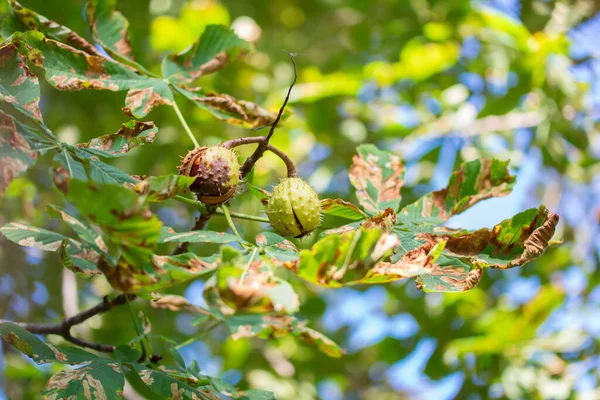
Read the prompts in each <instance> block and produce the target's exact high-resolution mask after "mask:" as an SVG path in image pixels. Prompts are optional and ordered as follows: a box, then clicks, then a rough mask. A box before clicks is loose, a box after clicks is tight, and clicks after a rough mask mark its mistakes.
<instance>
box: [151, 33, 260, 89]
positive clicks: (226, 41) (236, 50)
mask: <svg viewBox="0 0 600 400" xmlns="http://www.w3.org/2000/svg"><path fill="white" fill-rule="evenodd" d="M248 48H249V46H248V43H247V42H246V41H245V40H243V39H240V38H239V37H237V35H236V34H235V33H234V32H233V31H232V30H230V29H229V28H227V27H226V26H224V25H208V26H207V27H206V29H205V30H204V32H203V33H202V35H201V36H200V38H199V39H198V40H197V41H196V42H195V43H194V44H192V46H191V47H190V48H189V49H186V50H184V51H183V52H181V53H179V54H174V55H171V56H168V57H165V58H164V59H163V64H162V73H163V76H164V77H165V78H167V79H168V80H169V81H170V82H171V83H174V84H188V83H191V82H193V81H194V80H196V79H198V78H199V77H201V76H204V75H206V74H210V73H213V72H215V71H218V70H220V69H221V68H223V67H225V66H226V65H228V64H229V62H230V60H234V59H235V58H236V57H237V56H238V55H239V54H240V53H242V52H244V51H247V50H248Z"/></svg>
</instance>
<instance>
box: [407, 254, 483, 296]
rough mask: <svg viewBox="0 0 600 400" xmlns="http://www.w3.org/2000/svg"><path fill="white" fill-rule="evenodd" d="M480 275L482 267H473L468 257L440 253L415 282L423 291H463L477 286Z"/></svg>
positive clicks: (481, 274)
mask: <svg viewBox="0 0 600 400" xmlns="http://www.w3.org/2000/svg"><path fill="white" fill-rule="evenodd" d="M482 276H483V269H481V268H479V267H473V264H472V262H471V260H469V259H468V258H463V257H452V256H446V255H440V256H439V257H438V258H437V259H436V262H435V264H433V265H431V266H428V268H427V270H425V271H424V272H422V273H421V274H419V275H417V276H416V278H415V283H416V284H417V287H418V288H419V289H421V290H423V291H425V292H464V291H467V290H470V289H473V288H474V287H475V286H477V284H478V283H479V281H480V280H481V278H482Z"/></svg>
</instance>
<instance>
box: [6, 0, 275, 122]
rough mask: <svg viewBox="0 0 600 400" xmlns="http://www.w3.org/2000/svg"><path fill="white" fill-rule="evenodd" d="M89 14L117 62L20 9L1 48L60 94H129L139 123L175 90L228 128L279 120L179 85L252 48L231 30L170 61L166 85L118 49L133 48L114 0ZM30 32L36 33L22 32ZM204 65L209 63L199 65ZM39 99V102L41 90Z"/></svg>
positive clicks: (129, 108)
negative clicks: (39, 72)
mask: <svg viewBox="0 0 600 400" xmlns="http://www.w3.org/2000/svg"><path fill="white" fill-rule="evenodd" d="M15 4H16V3H15ZM18 10H20V11H18ZM24 10H26V11H24ZM89 10H91V13H90V18H91V19H90V26H91V28H92V32H93V34H94V36H95V38H96V40H98V41H99V43H101V44H102V45H103V46H104V47H105V48H106V49H107V51H108V52H109V53H110V54H111V55H112V56H113V57H114V58H115V60H116V61H115V60H111V59H108V58H106V57H104V56H103V55H102V54H100V53H99V52H98V51H97V50H96V49H95V48H94V47H93V46H92V45H91V44H90V43H88V42H86V41H85V40H84V39H82V38H81V37H79V36H77V35H76V34H75V33H74V32H72V31H70V30H69V29H68V28H65V27H62V26H60V25H58V24H56V23H54V22H52V21H48V20H47V19H46V18H45V17H43V16H41V15H37V14H35V13H34V12H33V11H31V10H27V9H24V8H22V7H20V6H15V7H13V9H12V11H11V12H12V14H11V17H10V18H9V19H8V22H7V23H6V24H5V26H4V31H3V32H4V33H5V35H9V34H12V36H11V37H9V38H8V39H7V40H6V41H5V42H4V43H3V45H2V46H3V47H6V46H10V47H11V48H12V49H17V51H18V52H19V54H20V55H21V57H22V59H23V60H27V61H29V62H30V63H32V64H34V65H36V66H37V67H39V68H41V69H42V70H43V72H44V75H45V77H46V80H47V81H48V82H49V83H50V84H51V85H52V86H53V87H55V88H56V89H59V90H66V91H75V90H85V89H92V90H111V91H125V90H126V91H127V96H126V99H125V107H124V108H123V111H124V112H125V114H127V115H130V116H134V117H136V118H142V117H144V116H146V115H147V114H148V113H149V112H150V111H151V110H152V109H153V108H154V107H155V106H159V105H163V104H166V105H173V91H172V90H177V91H179V92H180V93H181V94H182V95H184V96H185V97H187V98H188V99H190V100H192V101H193V102H194V103H195V104H196V105H197V106H199V107H201V108H203V109H206V110H208V111H210V112H211V113H212V114H213V115H214V116H216V117H217V118H220V119H223V120H225V121H227V122H228V123H232V124H239V125H243V126H246V127H251V128H253V127H257V126H263V125H267V124H269V123H271V122H272V121H273V120H274V118H275V115H273V114H272V113H270V112H268V111H266V110H264V109H262V108H261V107H260V106H258V105H257V104H254V103H251V102H247V101H243V100H237V99H235V98H233V97H231V96H229V95H225V94H216V93H205V92H204V91H202V90H200V89H191V88H188V89H184V88H183V87H180V86H178V85H179V84H181V83H182V82H187V81H189V80H190V79H192V80H193V77H197V76H200V75H202V74H206V73H209V72H214V71H217V70H218V69H220V68H222V67H223V66H225V65H226V64H227V63H228V62H229V60H231V59H233V58H235V56H236V55H237V54H239V53H240V51H241V50H242V49H246V48H247V43H246V42H245V41H243V40H242V39H240V38H238V37H237V36H235V34H234V33H233V32H232V31H230V30H229V29H227V28H226V27H224V26H218V25H214V26H211V27H210V29H207V30H206V31H205V34H204V35H203V36H202V37H203V38H204V39H202V38H201V39H199V41H198V42H197V45H196V46H193V47H192V48H191V49H190V50H188V51H187V52H185V53H182V54H180V55H174V56H171V57H170V58H166V59H165V63H164V66H165V74H166V75H165V77H166V78H169V79H168V80H165V79H160V78H156V77H154V76H153V75H152V74H151V73H149V72H148V71H147V70H146V69H145V68H144V67H143V66H141V65H140V64H138V63H135V62H134V61H132V60H131V59H130V58H128V57H127V56H126V55H124V54H122V53H120V52H119V51H120V50H119V48H120V49H121V50H126V49H127V48H128V46H127V45H126V44H125V43H127V42H126V39H125V38H126V28H127V21H126V20H125V19H124V18H123V16H122V15H121V14H120V13H118V12H116V11H115V10H114V0H90V2H89V3H88V11H89ZM36 21H37V22H36ZM48 27H52V28H48ZM27 29H33V30H35V31H37V32H35V31H29V32H24V33H22V32H19V31H21V30H27ZM118 47H119V48H118ZM0 51H1V50H0ZM202 62H204V64H197V63H202ZM170 85H173V86H172V87H171V86H170ZM192 90H193V91H192ZM0 94H1V93H0ZM36 98H39V90H38V95H37V96H36ZM27 104H30V102H29V103H27ZM31 104H32V107H33V103H31ZM35 104H37V103H35Z"/></svg>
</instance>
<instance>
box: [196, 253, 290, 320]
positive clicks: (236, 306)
mask: <svg viewBox="0 0 600 400" xmlns="http://www.w3.org/2000/svg"><path fill="white" fill-rule="evenodd" d="M204 293H205V299H206V302H207V303H208V304H209V305H211V306H214V307H216V308H218V309H219V310H220V311H221V312H222V313H224V314H232V313H233V312H240V311H244V312H249V313H264V312H270V311H276V312H282V313H293V312H296V311H298V308H299V307H300V300H299V298H298V295H297V294H296V292H294V289H293V288H292V286H291V285H290V284H289V283H288V282H286V281H284V280H282V279H279V278H277V277H275V276H274V275H273V272H272V271H271V269H270V268H269V267H268V265H267V264H266V263H265V262H264V261H262V260H261V259H260V257H258V255H257V252H254V253H252V256H251V257H250V258H246V257H243V256H240V257H238V258H236V259H234V260H231V261H229V262H224V263H222V264H221V265H220V266H219V268H218V270H217V273H216V274H215V275H214V276H213V277H211V279H209V280H208V281H207V282H206V285H205V287H204Z"/></svg>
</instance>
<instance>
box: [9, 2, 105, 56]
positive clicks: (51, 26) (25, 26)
mask: <svg viewBox="0 0 600 400" xmlns="http://www.w3.org/2000/svg"><path fill="white" fill-rule="evenodd" d="M9 5H10V9H9V14H8V16H7V18H6V19H5V20H4V21H3V23H2V34H3V36H5V37H8V36H10V35H11V34H12V33H13V32H15V31H19V32H25V31H29V30H36V31H40V32H42V33H43V34H44V36H46V37H47V38H49V39H54V40H57V41H59V42H63V43H66V44H68V45H69V46H73V47H75V48H76V49H79V50H83V51H85V52H86V53H89V54H93V55H97V56H101V53H100V52H99V51H98V50H96V48H95V47H94V45H93V44H91V43H89V42H88V41H87V40H85V39H84V38H82V37H81V36H79V35H78V34H77V33H75V32H73V31H72V30H71V29H69V28H67V27H66V26H64V25H60V24H58V23H56V22H54V21H51V20H49V19H48V18H46V17H44V16H43V15H40V14H38V13H36V12H35V11H33V10H30V9H29V8H26V7H23V6H22V5H21V4H19V3H18V2H17V1H15V0H10V3H9Z"/></svg>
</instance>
